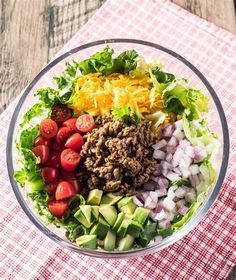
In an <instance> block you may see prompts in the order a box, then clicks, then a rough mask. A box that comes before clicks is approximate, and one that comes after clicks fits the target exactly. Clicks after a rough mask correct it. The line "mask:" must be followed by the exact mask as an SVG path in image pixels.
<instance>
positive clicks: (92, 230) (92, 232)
mask: <svg viewBox="0 0 236 280" xmlns="http://www.w3.org/2000/svg"><path fill="white" fill-rule="evenodd" d="M97 231H98V224H95V225H93V226H92V228H91V230H90V233H89V235H97Z"/></svg>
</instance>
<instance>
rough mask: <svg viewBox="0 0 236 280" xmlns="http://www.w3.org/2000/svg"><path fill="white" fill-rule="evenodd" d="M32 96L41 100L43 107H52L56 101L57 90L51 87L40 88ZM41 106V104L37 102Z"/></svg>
mask: <svg viewBox="0 0 236 280" xmlns="http://www.w3.org/2000/svg"><path fill="white" fill-rule="evenodd" d="M34 96H36V97H38V99H39V100H40V101H42V103H43V105H44V107H52V106H53V105H54V104H55V103H56V102H58V101H59V100H58V91H56V90H55V89H53V88H50V87H48V88H40V89H39V90H38V91H37V92H36V93H35V94H34ZM39 105H40V106H42V104H39Z"/></svg>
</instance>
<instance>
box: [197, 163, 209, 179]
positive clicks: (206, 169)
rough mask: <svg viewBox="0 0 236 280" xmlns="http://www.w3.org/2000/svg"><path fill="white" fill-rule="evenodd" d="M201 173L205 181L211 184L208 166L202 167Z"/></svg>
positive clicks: (200, 168)
mask: <svg viewBox="0 0 236 280" xmlns="http://www.w3.org/2000/svg"><path fill="white" fill-rule="evenodd" d="M199 171H200V172H201V174H202V175H203V177H204V181H206V182H209V180H210V174H209V171H208V168H207V166H205V165H200V167H199Z"/></svg>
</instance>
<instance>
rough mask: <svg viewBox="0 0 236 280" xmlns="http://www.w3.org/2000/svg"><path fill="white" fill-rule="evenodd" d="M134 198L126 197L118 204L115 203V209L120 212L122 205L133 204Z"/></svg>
mask: <svg viewBox="0 0 236 280" xmlns="http://www.w3.org/2000/svg"><path fill="white" fill-rule="evenodd" d="M133 200H134V197H133V196H126V197H124V198H122V199H121V200H120V201H119V202H118V203H117V207H118V209H119V210H120V211H121V207H123V206H124V205H127V204H129V203H134V201H133Z"/></svg>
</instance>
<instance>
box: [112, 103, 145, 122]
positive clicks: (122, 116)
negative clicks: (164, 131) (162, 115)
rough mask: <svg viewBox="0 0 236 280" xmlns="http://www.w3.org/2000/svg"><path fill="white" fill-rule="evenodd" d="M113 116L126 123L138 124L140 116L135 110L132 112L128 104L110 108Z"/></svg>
mask: <svg viewBox="0 0 236 280" xmlns="http://www.w3.org/2000/svg"><path fill="white" fill-rule="evenodd" d="M112 114H113V116H114V118H115V119H116V120H118V121H123V122H124V123H125V124H126V125H132V124H133V125H136V126H137V125H138V124H139V123H140V122H141V120H142V117H141V115H140V114H139V112H138V111H137V110H134V112H133V113H132V112H131V110H130V108H129V106H128V105H123V106H122V107H119V108H118V107H114V108H113V110H112Z"/></svg>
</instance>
